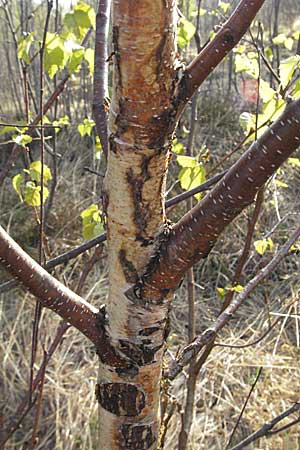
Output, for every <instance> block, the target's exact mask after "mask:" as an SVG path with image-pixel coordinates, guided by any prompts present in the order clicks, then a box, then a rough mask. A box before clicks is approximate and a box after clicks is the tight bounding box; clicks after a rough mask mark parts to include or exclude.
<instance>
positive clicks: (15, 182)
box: [12, 173, 24, 202]
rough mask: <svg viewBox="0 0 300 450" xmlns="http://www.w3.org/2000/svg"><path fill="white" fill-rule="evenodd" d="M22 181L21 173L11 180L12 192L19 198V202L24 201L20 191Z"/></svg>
mask: <svg viewBox="0 0 300 450" xmlns="http://www.w3.org/2000/svg"><path fill="white" fill-rule="evenodd" d="M23 180H24V175H23V174H22V173H18V174H17V175H15V176H14V177H13V179H12V185H13V187H14V190H15V191H16V193H17V194H18V196H19V197H20V200H21V202H23V201H24V200H23V196H22V191H21V184H22V182H23Z"/></svg>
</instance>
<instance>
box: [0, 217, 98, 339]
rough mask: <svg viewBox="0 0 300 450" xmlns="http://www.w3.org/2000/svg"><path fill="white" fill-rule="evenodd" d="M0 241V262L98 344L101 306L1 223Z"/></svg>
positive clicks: (43, 303)
mask: <svg viewBox="0 0 300 450" xmlns="http://www.w3.org/2000/svg"><path fill="white" fill-rule="evenodd" d="M0 242H1V246H0V263H3V264H4V267H5V268H6V269H7V270H8V271H9V273H11V274H12V275H13V276H15V277H16V278H17V279H18V280H19V281H20V282H21V283H22V284H24V286H25V287H26V288H28V289H29V291H30V292H31V293H32V294H33V295H35V296H36V297H37V298H39V299H40V301H41V303H42V305H43V306H44V307H45V308H50V309H52V310H53V311H55V312H56V313H57V314H59V315H60V316H61V317H62V318H63V319H64V320H65V321H66V322H69V323H70V324H71V325H73V326H74V327H75V328H77V329H78V330H80V331H81V332H82V333H83V334H85V336H87V337H88V338H89V339H90V340H91V341H92V342H93V343H94V344H95V345H98V344H99V339H100V333H101V330H100V329H99V314H98V313H99V312H98V309H97V308H95V307H94V306H92V305H90V304H89V303H88V302H86V301H85V300H84V299H83V298H81V297H80V296H79V295H77V294H75V293H74V292H73V291H71V290H70V289H68V288H67V287H66V286H64V285H63V284H62V283H60V282H59V281H57V280H56V279H55V278H54V277H52V276H51V275H50V274H49V273H48V272H47V271H46V270H45V269H43V268H42V267H41V266H40V265H39V264H38V263H37V262H36V261H34V259H32V258H31V257H30V256H29V255H28V254H27V253H25V252H24V251H23V250H22V249H21V247H20V246H19V245H18V244H17V243H16V242H15V241H14V240H13V239H12V238H11V237H10V236H9V235H8V234H7V233H6V232H5V231H4V229H3V228H2V227H1V226H0Z"/></svg>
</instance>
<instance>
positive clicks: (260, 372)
mask: <svg viewBox="0 0 300 450" xmlns="http://www.w3.org/2000/svg"><path fill="white" fill-rule="evenodd" d="M262 371H263V368H262V367H260V368H259V370H258V372H257V375H256V377H255V380H254V382H253V383H252V385H251V389H250V391H249V393H248V395H247V397H246V400H245V402H244V404H243V407H242V409H241V411H240V414H239V416H238V419H237V421H236V423H235V426H234V427H233V430H232V432H231V434H230V437H229V440H228V444H227V446H226V449H225V450H228V449H229V446H230V444H231V441H232V439H233V436H234V434H235V432H236V430H237V428H238V426H239V424H240V422H241V419H242V417H243V414H244V411H245V409H246V407H247V405H248V403H249V400H250V398H251V395H252V394H253V392H254V389H255V387H256V385H257V383H258V380H259V379H260V376H261V374H262Z"/></svg>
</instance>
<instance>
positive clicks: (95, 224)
mask: <svg viewBox="0 0 300 450" xmlns="http://www.w3.org/2000/svg"><path fill="white" fill-rule="evenodd" d="M80 217H81V219H82V235H83V237H84V239H87V240H88V239H92V238H94V237H96V236H98V235H99V234H101V233H103V229H104V228H103V222H102V217H101V211H100V210H99V207H98V205H96V204H95V203H92V204H91V205H90V206H89V207H88V208H86V209H85V210H84V211H82V213H81V214H80Z"/></svg>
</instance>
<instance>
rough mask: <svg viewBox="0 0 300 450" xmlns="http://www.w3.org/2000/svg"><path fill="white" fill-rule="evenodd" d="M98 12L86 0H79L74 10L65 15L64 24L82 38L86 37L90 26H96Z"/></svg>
mask: <svg viewBox="0 0 300 450" xmlns="http://www.w3.org/2000/svg"><path fill="white" fill-rule="evenodd" d="M95 23H96V14H95V11H94V8H92V7H91V6H89V5H87V4H86V3H84V2H81V1H80V2H78V3H77V5H75V6H74V8H73V11H71V12H69V13H67V14H66V15H65V17H64V25H65V26H66V28H67V29H68V30H69V31H71V32H72V33H74V34H75V35H76V36H77V37H78V38H79V39H80V40H81V39H82V38H83V37H84V35H85V33H86V32H87V30H88V28H90V27H93V28H95Z"/></svg>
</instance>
